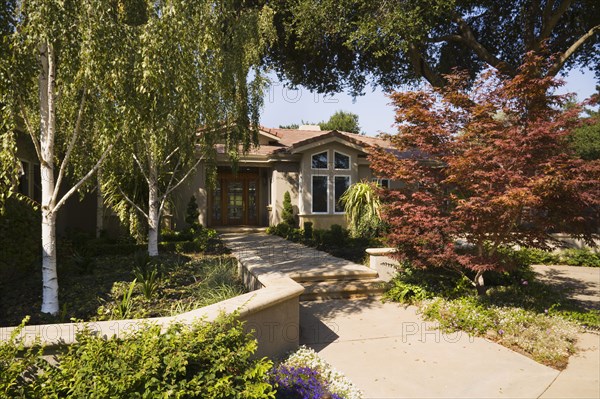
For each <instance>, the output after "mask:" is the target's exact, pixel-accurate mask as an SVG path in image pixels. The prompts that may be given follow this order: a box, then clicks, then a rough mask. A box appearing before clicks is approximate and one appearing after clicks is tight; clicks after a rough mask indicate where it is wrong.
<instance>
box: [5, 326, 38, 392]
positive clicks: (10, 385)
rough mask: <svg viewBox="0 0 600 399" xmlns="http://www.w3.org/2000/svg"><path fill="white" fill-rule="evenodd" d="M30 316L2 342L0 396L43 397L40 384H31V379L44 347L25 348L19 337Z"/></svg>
mask: <svg viewBox="0 0 600 399" xmlns="http://www.w3.org/2000/svg"><path fill="white" fill-rule="evenodd" d="M27 321H28V318H25V320H23V322H22V323H21V325H20V326H19V327H18V328H17V329H15V330H14V331H13V332H12V333H11V335H10V338H9V339H8V341H5V342H0V397H2V398H36V397H41V396H40V395H39V393H40V387H39V385H37V384H36V385H33V384H30V383H29V381H30V379H31V378H32V377H33V376H35V373H36V372H37V370H38V367H37V365H38V363H39V361H40V357H41V356H42V352H43V350H42V348H41V347H39V346H32V347H30V348H25V346H24V345H23V342H22V341H21V340H20V339H19V338H18V336H19V334H21V332H22V331H23V328H24V326H25V324H26V323H27Z"/></svg>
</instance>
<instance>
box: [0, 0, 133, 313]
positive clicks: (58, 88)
mask: <svg viewBox="0 0 600 399" xmlns="http://www.w3.org/2000/svg"><path fill="white" fill-rule="evenodd" d="M8 5H9V8H8V9H5V10H4V11H3V13H2V17H1V18H2V24H3V32H2V34H3V38H2V39H3V54H2V55H3V57H2V58H3V61H2V76H1V77H2V87H3V90H4V89H5V88H6V90H7V91H6V92H3V97H5V98H4V99H3V102H4V105H5V107H4V111H5V112H4V114H5V115H6V114H9V117H8V119H9V120H10V123H9V124H8V125H7V127H9V128H10V127H14V126H15V125H16V124H19V125H20V126H19V127H20V128H22V129H23V130H24V131H25V133H26V134H29V136H30V138H31V143H32V146H33V147H34V149H35V153H36V154H37V157H38V161H39V163H40V170H41V188H42V200H41V204H40V208H41V217H42V246H43V253H42V279H43V290H42V309H41V310H42V312H44V313H51V314H56V313H57V312H58V309H59V306H58V275H57V268H56V262H57V259H56V218H57V214H58V212H59V210H61V209H62V207H63V205H64V204H65V202H66V201H67V199H68V198H70V197H71V196H73V195H75V194H76V193H77V192H78V191H79V190H80V189H82V188H84V186H85V184H86V183H88V182H89V181H90V178H91V177H92V176H93V175H94V173H95V171H96V170H97V169H98V168H99V167H100V165H101V163H102V162H103V160H104V159H105V157H106V156H107V154H108V153H109V152H110V150H111V148H112V146H113V145H114V143H115V141H116V136H117V135H118V128H117V126H118V122H117V121H118V115H119V107H120V101H119V99H120V97H121V96H120V94H121V93H119V91H118V90H117V88H119V87H121V85H120V83H119V82H120V76H119V69H120V67H119V63H120V60H121V58H120V57H119V52H118V51H116V49H119V48H120V45H121V44H122V37H123V36H122V32H123V31H124V30H125V29H126V24H125V23H123V18H122V17H123V12H124V11H125V10H127V5H128V4H125V3H123V2H107V1H102V0H84V1H80V0H65V1H60V2H58V1H52V0H31V1H26V2H25V1H18V0H16V1H14V2H9V3H8ZM3 189H4V188H3Z"/></svg>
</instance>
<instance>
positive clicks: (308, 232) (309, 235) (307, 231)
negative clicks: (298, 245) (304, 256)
mask: <svg viewBox="0 0 600 399" xmlns="http://www.w3.org/2000/svg"><path fill="white" fill-rule="evenodd" d="M303 235H304V240H306V241H310V240H312V239H313V223H312V222H304V231H303Z"/></svg>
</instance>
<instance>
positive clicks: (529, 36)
mask: <svg viewBox="0 0 600 399" xmlns="http://www.w3.org/2000/svg"><path fill="white" fill-rule="evenodd" d="M539 7H540V2H539V0H531V4H530V5H529V7H528V10H527V12H526V14H525V20H524V26H523V32H524V35H523V36H524V39H525V50H526V51H529V50H532V49H533V48H534V47H535V46H536V40H535V15H536V14H537V12H538V10H539Z"/></svg>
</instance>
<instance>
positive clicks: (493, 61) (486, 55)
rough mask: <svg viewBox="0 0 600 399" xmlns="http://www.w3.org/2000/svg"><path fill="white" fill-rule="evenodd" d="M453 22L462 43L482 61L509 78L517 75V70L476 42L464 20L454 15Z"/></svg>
mask: <svg viewBox="0 0 600 399" xmlns="http://www.w3.org/2000/svg"><path fill="white" fill-rule="evenodd" d="M454 20H455V22H456V23H457V24H458V28H459V29H460V31H461V36H462V37H463V42H464V43H465V44H466V45H467V46H469V47H470V48H471V49H472V50H473V51H474V52H475V54H477V56H478V57H479V58H480V59H481V60H482V61H484V62H485V63H487V64H488V65H491V66H493V67H494V68H496V69H498V70H499V71H500V72H503V73H506V74H508V75H510V76H515V75H516V74H517V70H516V69H515V68H514V67H512V66H511V65H509V64H508V63H507V62H505V61H502V60H501V59H499V58H497V57H496V56H495V55H493V54H492V53H490V52H489V51H488V49H486V48H485V47H484V46H483V45H482V44H481V43H479V42H478V41H477V39H476V38H475V35H474V34H473V31H472V30H471V27H470V26H469V25H468V24H467V23H466V21H465V20H464V19H462V17H461V16H460V15H458V14H457V15H455V16H454Z"/></svg>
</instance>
